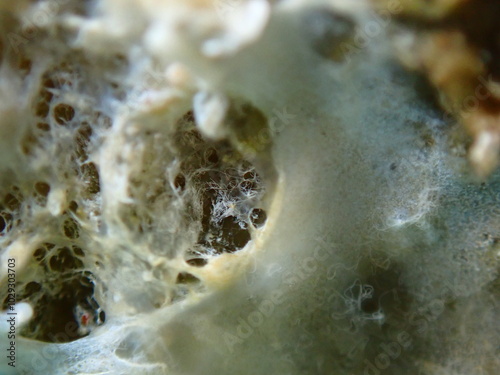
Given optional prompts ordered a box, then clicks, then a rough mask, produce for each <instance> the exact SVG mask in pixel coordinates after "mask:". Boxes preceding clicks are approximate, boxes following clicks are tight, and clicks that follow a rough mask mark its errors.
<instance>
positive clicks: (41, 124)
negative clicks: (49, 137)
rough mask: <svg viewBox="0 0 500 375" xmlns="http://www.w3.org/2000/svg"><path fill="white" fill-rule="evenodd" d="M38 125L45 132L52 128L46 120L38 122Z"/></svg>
mask: <svg viewBox="0 0 500 375" xmlns="http://www.w3.org/2000/svg"><path fill="white" fill-rule="evenodd" d="M47 111H48V109H47ZM36 127H37V128H38V129H40V130H43V131H44V132H48V131H49V130H50V125H49V124H47V123H46V122H39V123H38V124H36Z"/></svg>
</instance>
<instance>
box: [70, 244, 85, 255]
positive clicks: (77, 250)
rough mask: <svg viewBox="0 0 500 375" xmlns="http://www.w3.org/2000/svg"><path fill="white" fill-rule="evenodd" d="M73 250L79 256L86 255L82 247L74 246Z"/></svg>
mask: <svg viewBox="0 0 500 375" xmlns="http://www.w3.org/2000/svg"><path fill="white" fill-rule="evenodd" d="M73 251H74V252H75V255H78V256H79V257H84V256H85V253H84V252H83V250H82V248H81V247H78V246H73Z"/></svg>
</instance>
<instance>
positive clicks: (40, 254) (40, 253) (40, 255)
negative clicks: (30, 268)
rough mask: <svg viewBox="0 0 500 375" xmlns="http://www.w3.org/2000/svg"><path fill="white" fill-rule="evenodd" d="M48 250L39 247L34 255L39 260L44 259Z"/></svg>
mask: <svg viewBox="0 0 500 375" xmlns="http://www.w3.org/2000/svg"><path fill="white" fill-rule="evenodd" d="M46 253H47V252H46V251H45V249H42V248H38V249H36V250H35V252H34V253H33V256H34V257H35V259H36V260H38V261H39V262H40V261H42V260H43V258H45V254H46Z"/></svg>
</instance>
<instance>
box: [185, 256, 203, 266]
mask: <svg viewBox="0 0 500 375" xmlns="http://www.w3.org/2000/svg"><path fill="white" fill-rule="evenodd" d="M186 263H187V264H189V265H190V266H193V267H203V266H205V265H207V263H208V260H207V259H203V258H193V259H189V260H186Z"/></svg>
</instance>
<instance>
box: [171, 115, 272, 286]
mask: <svg viewBox="0 0 500 375" xmlns="http://www.w3.org/2000/svg"><path fill="white" fill-rule="evenodd" d="M178 129H179V131H178V135H177V139H176V142H177V144H178V147H179V151H180V153H181V156H180V158H181V160H182V162H181V165H180V168H179V171H178V173H177V174H176V175H175V177H174V179H173V186H174V188H175V189H176V190H177V191H178V192H179V193H180V194H181V195H182V197H183V198H184V199H187V200H189V201H191V202H192V204H191V205H190V206H192V207H197V208H198V210H194V212H193V215H194V216H195V218H197V220H199V221H200V224H201V231H200V233H199V235H198V240H197V243H196V245H195V247H194V248H193V249H192V251H190V252H189V253H188V254H187V260H186V262H187V264H188V265H190V266H193V267H203V266H205V265H206V264H207V263H208V261H209V259H210V258H211V257H212V256H216V255H218V254H222V253H233V252H235V251H239V250H241V249H243V248H244V247H245V245H246V244H247V243H248V242H249V241H250V240H251V238H252V233H253V232H254V231H255V230H258V229H260V228H262V227H263V226H264V224H265V222H266V220H267V215H266V212H265V211H264V209H262V208H260V207H258V205H259V203H260V201H261V199H262V197H263V194H264V188H263V184H262V181H261V178H260V176H259V174H258V173H257V172H256V170H255V168H254V166H252V165H251V163H249V162H248V161H247V160H245V159H244V158H243V157H242V156H241V154H239V153H238V152H236V151H235V150H234V149H233V148H232V147H231V146H230V144H229V143H227V142H225V141H222V142H209V141H207V140H205V139H203V137H202V136H201V135H200V133H199V132H198V131H197V130H196V128H195V124H194V118H193V114H192V112H188V113H187V114H186V115H184V116H183V118H182V119H181V120H179V123H178ZM179 278H180V279H179ZM179 278H178V282H179V280H187V279H186V277H184V276H179Z"/></svg>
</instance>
